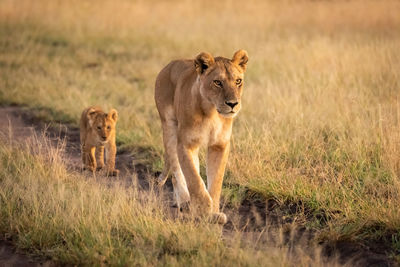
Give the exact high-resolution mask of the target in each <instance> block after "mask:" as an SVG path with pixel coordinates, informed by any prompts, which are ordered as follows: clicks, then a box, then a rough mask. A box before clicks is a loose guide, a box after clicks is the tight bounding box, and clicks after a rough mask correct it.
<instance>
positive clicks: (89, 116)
mask: <svg viewBox="0 0 400 267" xmlns="http://www.w3.org/2000/svg"><path fill="white" fill-rule="evenodd" d="M86 114H87V115H86V117H87V119H88V122H89V125H90V127H92V126H93V122H94V120H95V118H96V115H97V112H96V110H95V109H94V108H90V109H89V110H88V111H87V112H86Z"/></svg>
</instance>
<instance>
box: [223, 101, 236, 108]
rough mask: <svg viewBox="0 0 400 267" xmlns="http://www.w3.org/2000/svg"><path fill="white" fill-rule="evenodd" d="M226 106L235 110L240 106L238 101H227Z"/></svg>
mask: <svg viewBox="0 0 400 267" xmlns="http://www.w3.org/2000/svg"><path fill="white" fill-rule="evenodd" d="M225 104H227V105H228V106H230V107H231V108H234V107H235V106H236V105H237V104H238V102H237V101H225Z"/></svg>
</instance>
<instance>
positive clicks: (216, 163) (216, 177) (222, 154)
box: [207, 143, 229, 222]
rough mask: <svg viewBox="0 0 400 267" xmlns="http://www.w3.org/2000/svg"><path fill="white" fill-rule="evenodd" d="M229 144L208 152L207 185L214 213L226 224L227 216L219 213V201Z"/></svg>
mask: <svg viewBox="0 0 400 267" xmlns="http://www.w3.org/2000/svg"><path fill="white" fill-rule="evenodd" d="M228 154H229V143H227V144H224V145H214V146H209V147H208V152H207V185H208V192H209V193H210V196H211V198H212V200H213V206H212V211H213V213H214V214H220V219H218V220H222V221H224V220H225V222H226V215H225V214H223V213H220V212H219V199H220V197H221V189H222V181H223V178H224V173H225V166H226V163H227V161H228Z"/></svg>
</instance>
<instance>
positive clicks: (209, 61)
mask: <svg viewBox="0 0 400 267" xmlns="http://www.w3.org/2000/svg"><path fill="white" fill-rule="evenodd" d="M214 62H215V61H214V58H213V56H212V55H210V54H209V53H206V52H203V53H200V54H199V55H198V56H197V57H196V59H195V60H194V66H195V68H196V70H197V73H198V74H203V73H204V71H205V70H206V69H208V68H209V67H210V66H211V65H213V64H214Z"/></svg>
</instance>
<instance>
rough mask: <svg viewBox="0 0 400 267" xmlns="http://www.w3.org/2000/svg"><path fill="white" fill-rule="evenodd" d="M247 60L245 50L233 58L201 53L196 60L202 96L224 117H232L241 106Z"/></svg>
mask: <svg viewBox="0 0 400 267" xmlns="http://www.w3.org/2000/svg"><path fill="white" fill-rule="evenodd" d="M247 61H248V56H247V52H246V51H244V50H239V51H237V52H236V53H235V55H234V56H233V58H232V59H231V60H229V59H226V58H222V57H217V58H213V57H212V56H211V55H210V54H207V53H202V54H200V55H199V56H198V57H197V58H196V60H195V67H196V69H197V71H198V74H199V79H200V83H201V85H200V93H201V96H202V97H203V98H205V99H207V100H208V101H209V102H211V103H212V104H213V105H214V106H215V109H216V110H217V112H218V113H219V114H220V115H221V116H223V117H227V118H232V117H234V116H236V115H237V114H238V112H239V110H240V108H241V96H242V92H243V77H244V72H245V70H246V64H247Z"/></svg>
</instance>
